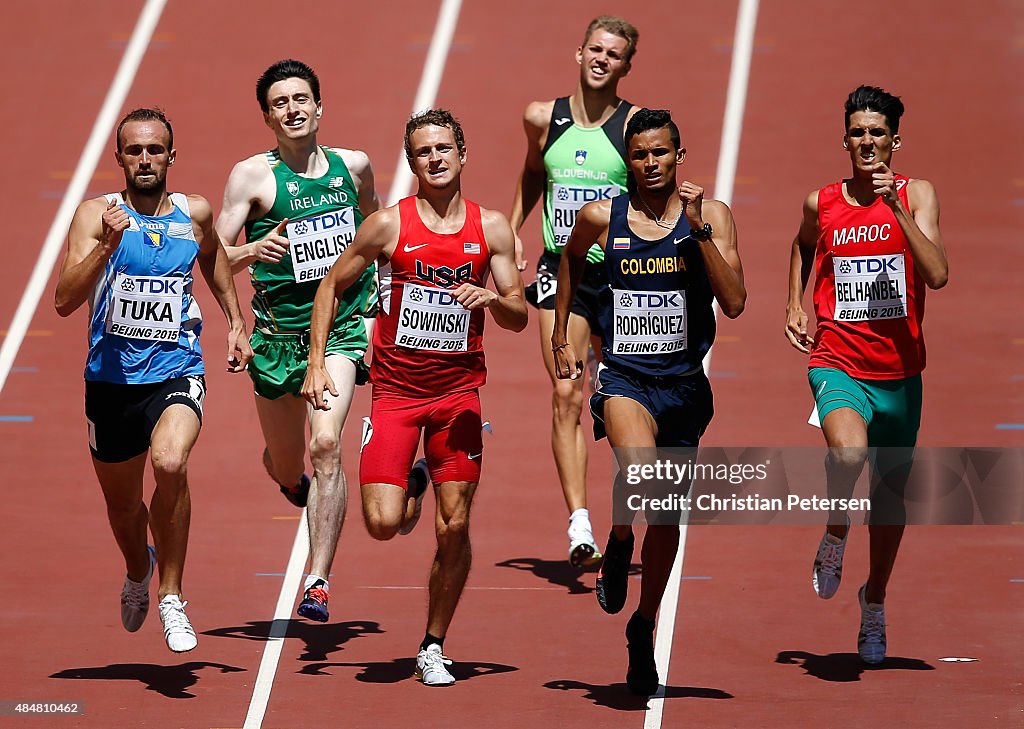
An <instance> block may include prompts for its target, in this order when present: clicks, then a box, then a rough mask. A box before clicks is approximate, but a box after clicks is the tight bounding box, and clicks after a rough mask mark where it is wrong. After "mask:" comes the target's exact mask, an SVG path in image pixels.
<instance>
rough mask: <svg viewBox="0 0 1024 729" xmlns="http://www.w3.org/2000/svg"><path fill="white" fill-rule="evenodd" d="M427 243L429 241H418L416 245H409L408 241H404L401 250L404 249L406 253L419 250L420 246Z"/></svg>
mask: <svg viewBox="0 0 1024 729" xmlns="http://www.w3.org/2000/svg"><path fill="white" fill-rule="evenodd" d="M429 245H430V244H429V243H420V244H419V245H418V246H411V245H409V244H408V243H406V244H405V246H404V247H403V248H402V250H404V251H405V252H406V253H412V252H413V251H416V250H419V249H420V248H423V247H424V246H429Z"/></svg>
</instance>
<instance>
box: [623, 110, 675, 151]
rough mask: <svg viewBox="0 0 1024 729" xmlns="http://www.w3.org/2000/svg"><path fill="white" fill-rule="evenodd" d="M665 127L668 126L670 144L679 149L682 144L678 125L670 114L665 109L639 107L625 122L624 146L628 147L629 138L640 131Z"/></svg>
mask: <svg viewBox="0 0 1024 729" xmlns="http://www.w3.org/2000/svg"><path fill="white" fill-rule="evenodd" d="M665 127H668V130H669V134H670V135H671V136H672V144H673V145H675V148H676V151H679V148H680V146H681V144H682V139H681V137H680V136H679V127H677V126H676V123H675V122H674V121H672V115H671V114H670V113H669V112H668V111H667V110H665V109H640V110H639V111H638V112H637V113H636V114H634V115H633V116H632V118H630V120H629V122H628V123H627V124H626V140H625V141H626V148H627V149H628V148H629V140H630V139H632V138H633V137H634V136H635V135H637V134H639V133H640V132H646V131H650V130H651V129H663V128H665Z"/></svg>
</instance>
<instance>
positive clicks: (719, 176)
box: [644, 0, 758, 729]
mask: <svg viewBox="0 0 1024 729" xmlns="http://www.w3.org/2000/svg"><path fill="white" fill-rule="evenodd" d="M757 6H758V0H740V5H739V9H738V11H737V14H736V36H735V40H734V41H733V52H732V67H731V68H730V70H729V89H728V93H727V95H726V101H725V117H724V119H723V121H722V146H721V149H720V151H719V155H718V167H717V171H716V173H715V194H714V198H715V199H716V200H721V201H722V202H724V203H725V204H726V205H729V204H731V203H732V194H733V187H734V186H735V182H736V163H737V160H738V159H739V148H740V135H741V133H742V132H743V109H744V106H745V105H746V99H747V82H748V80H749V78H750V59H751V54H752V50H753V46H754V29H755V27H756V26H757ZM718 310H719V307H718V302H717V301H716V302H715V304H714V311H715V317H716V318H717V316H718ZM713 351H714V346H712V347H711V349H709V350H708V353H707V355H705V357H704V371H705V372H710V371H711V355H712V352H713ZM685 515H686V512H684V517H685ZM683 521H684V522H685V518H684V519H683ZM679 532H680V533H679V551H678V552H677V553H676V559H675V562H673V563H672V571H671V572H670V573H669V578H668V585H667V586H666V587H665V594H664V596H663V597H662V599H661V610H660V611H659V615H658V628H657V633H656V634H655V637H654V661H655V663H656V664H657V666H658V677H659V678H660V680H661V684H660V685H659V686H658V691H657V693H655V694H654V696H652V697H651V699H650V703H649V704H648V708H647V712H646V714H645V715H644V729H660V728H661V722H662V718H663V713H664V709H665V687H666V686H668V685H669V682H668V681H669V679H668V676H669V671H668V669H669V664H670V662H671V659H672V637H673V635H674V633H675V624H676V611H677V608H678V605H679V588H680V584H681V580H680V577H681V576H682V573H683V556H684V554H685V552H686V524H685V523H684V524H682V525H680V527H679Z"/></svg>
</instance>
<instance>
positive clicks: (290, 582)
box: [243, 509, 309, 729]
mask: <svg viewBox="0 0 1024 729" xmlns="http://www.w3.org/2000/svg"><path fill="white" fill-rule="evenodd" d="M302 517H303V518H301V519H299V528H298V530H296V532H295V541H294V542H292V553H291V556H290V557H289V558H288V566H287V567H286V568H285V573H284V582H283V583H282V584H281V593H280V594H279V595H278V596H277V607H275V608H274V621H273V622H272V623H271V625H270V635H269V636H267V643H266V645H265V646H264V648H263V658H261V659H260V668H259V671H258V672H257V674H256V682H255V683H254V684H253V689H252V700H251V701H250V702H249V712H248V713H247V714H246V715H245V724H244V725H243V729H259V728H260V727H261V726H262V725H263V717H264V715H265V714H266V713H267V702H269V701H270V690H271V689H272V688H273V686H274V676H276V675H277V663H278V661H279V660H280V659H281V649H282V648H284V636H285V633H287V632H288V623H289V621H290V619H291V614H292V603H293V602H294V601H295V593H296V592H297V591H298V589H299V580H300V579H301V578H302V570H303V568H305V566H306V558H307V557H308V556H309V529H308V528H307V526H306V518H305V517H306V510H305V509H303V510H302Z"/></svg>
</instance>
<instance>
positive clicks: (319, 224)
mask: <svg viewBox="0 0 1024 729" xmlns="http://www.w3.org/2000/svg"><path fill="white" fill-rule="evenodd" d="M351 216H352V208H345V209H344V210H332V211H331V212H328V213H324V214H323V215H318V216H317V217H315V218H308V219H306V220H299V221H298V222H296V223H295V233H296V234H297V235H305V234H306V233H322V232H324V231H327V230H330V229H331V228H337V227H338V226H339V225H344V226H350V225H353V220H352V217H351Z"/></svg>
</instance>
